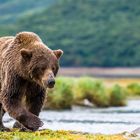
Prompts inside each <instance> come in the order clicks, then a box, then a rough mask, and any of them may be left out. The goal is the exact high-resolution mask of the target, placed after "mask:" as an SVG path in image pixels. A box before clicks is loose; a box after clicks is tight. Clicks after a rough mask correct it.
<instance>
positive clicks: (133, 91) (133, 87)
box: [127, 83, 140, 96]
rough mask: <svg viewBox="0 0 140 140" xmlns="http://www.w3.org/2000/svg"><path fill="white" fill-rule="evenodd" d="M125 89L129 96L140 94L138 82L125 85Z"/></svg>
mask: <svg viewBox="0 0 140 140" xmlns="http://www.w3.org/2000/svg"><path fill="white" fill-rule="evenodd" d="M127 91H128V94H129V95H130V96H140V84H139V83H132V84H130V85H128V86H127Z"/></svg>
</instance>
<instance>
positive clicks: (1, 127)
mask: <svg viewBox="0 0 140 140" xmlns="http://www.w3.org/2000/svg"><path fill="white" fill-rule="evenodd" d="M4 113H5V111H4V109H3V108H2V104H0V131H10V129H9V128H7V127H5V126H4V125H3V122H2V118H3V116H4Z"/></svg>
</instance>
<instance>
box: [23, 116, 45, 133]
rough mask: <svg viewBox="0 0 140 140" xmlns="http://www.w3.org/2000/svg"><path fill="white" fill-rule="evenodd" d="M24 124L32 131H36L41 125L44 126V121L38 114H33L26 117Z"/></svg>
mask: <svg viewBox="0 0 140 140" xmlns="http://www.w3.org/2000/svg"><path fill="white" fill-rule="evenodd" d="M23 125H24V126H25V127H26V128H28V129H30V130H32V131H36V130H37V129H38V128H39V127H42V126H43V122H42V121H41V120H40V119H39V118H38V117H37V116H35V115H31V116H29V117H28V118H27V119H26V121H25V124H23Z"/></svg>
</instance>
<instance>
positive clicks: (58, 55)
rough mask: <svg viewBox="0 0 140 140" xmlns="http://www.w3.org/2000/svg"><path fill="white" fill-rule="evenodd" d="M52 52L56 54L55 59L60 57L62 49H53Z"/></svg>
mask: <svg viewBox="0 0 140 140" xmlns="http://www.w3.org/2000/svg"><path fill="white" fill-rule="evenodd" d="M53 52H54V54H55V55H56V57H57V59H60V57H61V56H62V55H63V51H62V50H60V49H59V50H54V51H53Z"/></svg>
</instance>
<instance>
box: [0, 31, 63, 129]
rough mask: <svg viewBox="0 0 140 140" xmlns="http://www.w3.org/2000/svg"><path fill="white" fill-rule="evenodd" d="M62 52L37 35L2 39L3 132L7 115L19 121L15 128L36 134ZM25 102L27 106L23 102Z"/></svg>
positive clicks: (0, 94) (0, 99)
mask: <svg viewBox="0 0 140 140" xmlns="http://www.w3.org/2000/svg"><path fill="white" fill-rule="evenodd" d="M62 54H63V51H62V50H51V49H49V48H48V47H47V46H46V45H45V44H44V43H43V42H42V40H41V39H40V38H39V36H38V35H37V34H35V33H33V32H20V33H18V34H17V35H16V36H15V37H14V36H9V37H1V38H0V88H1V92H0V130H7V129H8V128H6V127H4V125H3V123H2V117H3V114H4V113H5V112H8V114H9V115H10V116H11V117H13V118H14V119H15V120H16V123H15V124H14V127H20V128H21V129H25V128H27V130H32V131H35V130H37V129H38V128H39V127H41V126H42V125H43V123H42V121H41V120H40V119H39V118H38V115H39V113H40V111H41V108H42V105H43V102H44V98H45V91H46V88H47V87H48V88H53V86H54V84H55V79H54V78H55V76H56V74H57V72H58V69H59V58H60V57H61V55H62ZM23 99H24V100H25V101H24V102H25V105H23V102H22V100H23Z"/></svg>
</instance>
